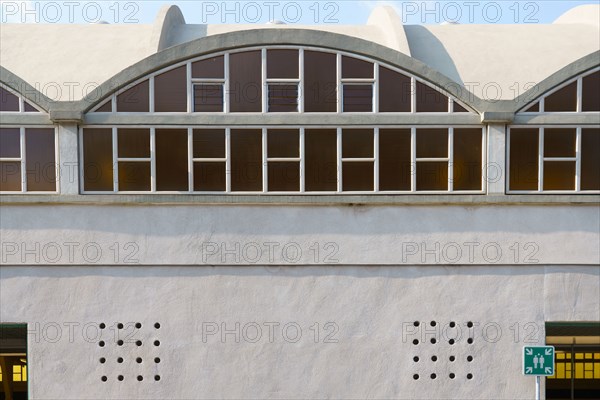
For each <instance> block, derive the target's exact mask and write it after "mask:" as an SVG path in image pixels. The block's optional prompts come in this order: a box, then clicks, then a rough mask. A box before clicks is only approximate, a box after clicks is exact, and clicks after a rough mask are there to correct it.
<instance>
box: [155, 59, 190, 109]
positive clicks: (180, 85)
mask: <svg viewBox="0 0 600 400" xmlns="http://www.w3.org/2000/svg"><path fill="white" fill-rule="evenodd" d="M154 111H156V112H186V111H187V72H186V66H185V65H183V66H181V67H179V68H175V69H173V70H171V71H167V72H165V73H163V74H160V75H157V76H156V77H155V78H154Z"/></svg>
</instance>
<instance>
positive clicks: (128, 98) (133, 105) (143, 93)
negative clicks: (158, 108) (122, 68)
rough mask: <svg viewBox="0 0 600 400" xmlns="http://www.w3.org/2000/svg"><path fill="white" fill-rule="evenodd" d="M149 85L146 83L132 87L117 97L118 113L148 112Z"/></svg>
mask: <svg viewBox="0 0 600 400" xmlns="http://www.w3.org/2000/svg"><path fill="white" fill-rule="evenodd" d="M149 93H150V84H149V82H148V81H144V82H142V83H138V84H137V85H135V86H134V87H132V88H131V89H129V90H126V91H125V92H123V93H121V94H120V95H118V96H117V111H118V112H148V111H150V100H149V99H150V94H149Z"/></svg>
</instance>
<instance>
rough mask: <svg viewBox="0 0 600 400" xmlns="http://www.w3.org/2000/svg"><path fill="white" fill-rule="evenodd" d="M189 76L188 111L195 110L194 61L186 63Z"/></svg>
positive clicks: (187, 75)
mask: <svg viewBox="0 0 600 400" xmlns="http://www.w3.org/2000/svg"><path fill="white" fill-rule="evenodd" d="M185 68H186V69H185V71H186V77H187V81H186V83H187V112H188V114H189V113H193V112H194V84H193V83H192V63H190V62H188V63H187V64H186V65H185Z"/></svg>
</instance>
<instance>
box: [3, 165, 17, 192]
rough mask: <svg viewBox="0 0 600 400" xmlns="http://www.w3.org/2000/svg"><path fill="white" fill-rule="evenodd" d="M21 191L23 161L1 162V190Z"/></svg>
mask: <svg viewBox="0 0 600 400" xmlns="http://www.w3.org/2000/svg"><path fill="white" fill-rule="evenodd" d="M20 191H21V162H20V161H1V162H0V192H20Z"/></svg>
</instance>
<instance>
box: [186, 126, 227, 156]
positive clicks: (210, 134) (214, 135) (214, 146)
mask: <svg viewBox="0 0 600 400" xmlns="http://www.w3.org/2000/svg"><path fill="white" fill-rule="evenodd" d="M194 158H225V129H194Z"/></svg>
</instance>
